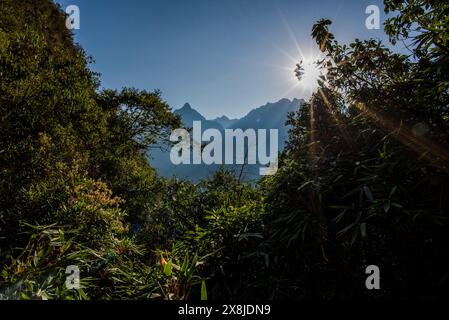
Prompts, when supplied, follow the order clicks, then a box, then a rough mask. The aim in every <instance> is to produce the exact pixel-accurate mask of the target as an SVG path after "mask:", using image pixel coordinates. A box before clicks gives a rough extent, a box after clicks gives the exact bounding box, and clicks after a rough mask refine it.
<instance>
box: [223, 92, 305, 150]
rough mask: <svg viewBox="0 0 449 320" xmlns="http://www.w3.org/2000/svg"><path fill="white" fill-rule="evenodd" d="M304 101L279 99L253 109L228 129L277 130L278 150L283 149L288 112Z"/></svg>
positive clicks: (294, 109)
mask: <svg viewBox="0 0 449 320" xmlns="http://www.w3.org/2000/svg"><path fill="white" fill-rule="evenodd" d="M304 103H305V101H304V100H302V99H301V100H299V99H293V100H292V101H290V100H289V99H281V100H279V101H278V102H275V103H267V104H266V105H264V106H262V107H259V108H256V109H253V110H252V111H250V113H248V114H247V115H246V116H245V117H243V118H242V119H240V120H239V121H237V122H236V123H234V124H233V125H232V126H231V127H230V129H242V130H245V129H248V128H253V129H278V130H279V148H280V149H281V150H282V149H284V145H285V140H286V139H287V138H288V127H287V126H286V125H285V122H286V120H287V115H288V113H289V112H294V111H296V110H298V108H299V107H300V106H301V105H302V104H304Z"/></svg>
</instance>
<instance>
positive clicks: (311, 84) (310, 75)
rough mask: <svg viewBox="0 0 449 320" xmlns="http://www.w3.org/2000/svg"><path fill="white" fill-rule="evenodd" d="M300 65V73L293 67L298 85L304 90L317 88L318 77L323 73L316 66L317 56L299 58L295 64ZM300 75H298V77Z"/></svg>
mask: <svg viewBox="0 0 449 320" xmlns="http://www.w3.org/2000/svg"><path fill="white" fill-rule="evenodd" d="M298 65H300V66H301V70H300V72H301V74H298V72H297V69H295V76H296V78H297V81H299V86H301V87H303V89H304V90H306V91H314V90H315V89H317V88H318V79H319V78H320V76H321V75H322V74H323V72H322V70H321V69H320V67H319V66H318V57H309V58H306V59H303V60H300V62H299V64H297V66H298ZM298 76H300V77H298Z"/></svg>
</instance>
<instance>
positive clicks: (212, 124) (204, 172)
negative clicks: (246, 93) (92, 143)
mask: <svg viewBox="0 0 449 320" xmlns="http://www.w3.org/2000/svg"><path fill="white" fill-rule="evenodd" d="M304 103H305V101H304V100H302V99H301V100H300V99H293V100H289V99H281V100H279V101H278V102H275V103H267V104H266V105H264V106H261V107H258V108H256V109H253V110H252V111H250V112H249V113H248V114H247V115H246V116H244V117H243V118H241V119H229V118H228V117H227V116H222V117H220V118H216V119H213V120H207V119H206V118H205V117H204V116H203V115H201V114H200V113H199V112H198V111H196V110H195V109H194V108H192V107H191V105H190V104H188V103H186V104H185V105H184V106H183V107H182V108H181V109H178V110H176V111H175V114H177V115H179V116H180V117H181V120H182V123H183V126H184V127H185V128H192V127H193V122H194V121H201V127H202V131H203V132H204V131H205V130H207V129H217V130H219V131H220V132H222V133H223V136H224V131H225V129H242V130H246V129H255V130H257V129H268V130H269V129H278V130H279V149H280V151H281V150H282V149H283V148H284V146H285V141H286V140H287V138H288V129H289V128H288V127H287V126H286V124H285V122H286V121H287V115H288V113H290V112H294V111H296V110H298V108H299V107H301V106H302V105H303V104H304ZM161 147H162V148H161V150H160V149H151V150H150V151H149V161H150V163H151V165H152V166H153V167H154V168H156V169H157V170H158V173H159V174H160V175H161V176H165V177H173V176H174V177H178V178H182V179H188V180H191V181H194V182H196V181H198V180H201V179H204V178H207V177H209V176H210V175H211V174H212V173H213V172H214V171H216V170H218V169H219V168H220V167H221V165H210V166H207V165H203V164H202V165H179V166H175V165H173V164H172V163H171V161H170V147H169V146H167V145H165V146H161ZM225 167H226V168H227V169H229V170H232V171H234V172H235V173H236V174H238V175H240V171H241V170H242V168H241V167H242V166H241V165H240V166H237V165H225ZM259 167H260V166H258V165H251V166H249V165H246V166H245V167H244V168H243V169H244V170H243V175H242V177H243V179H244V180H255V179H258V178H259V174H258V169H259Z"/></svg>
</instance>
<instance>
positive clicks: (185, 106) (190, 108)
mask: <svg viewBox="0 0 449 320" xmlns="http://www.w3.org/2000/svg"><path fill="white" fill-rule="evenodd" d="M179 110H185V111H187V110H193V109H192V106H191V105H190V103H188V102H186V103H185V104H184V106H183V107H182V108H181V109H179Z"/></svg>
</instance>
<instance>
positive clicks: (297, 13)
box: [56, 0, 387, 118]
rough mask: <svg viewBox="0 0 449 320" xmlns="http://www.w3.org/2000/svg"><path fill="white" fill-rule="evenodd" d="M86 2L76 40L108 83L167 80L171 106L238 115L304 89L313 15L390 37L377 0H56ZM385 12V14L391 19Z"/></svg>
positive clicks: (164, 87) (353, 30) (343, 28)
mask: <svg viewBox="0 0 449 320" xmlns="http://www.w3.org/2000/svg"><path fill="white" fill-rule="evenodd" d="M56 2H58V3H60V4H61V6H62V7H63V8H65V7H66V6H68V5H71V4H74V5H77V6H78V7H79V8H80V11H81V29H80V30H77V31H76V32H75V40H76V41H77V42H79V43H80V44H81V45H82V47H83V48H84V49H85V50H86V51H87V53H88V54H90V55H92V56H93V57H94V59H95V61H96V63H95V65H93V66H92V69H93V70H95V71H96V72H99V73H101V82H102V86H103V87H107V88H114V89H120V88H122V87H124V86H133V87H137V88H140V89H147V90H154V89H160V90H161V91H162V94H163V98H164V100H165V101H167V102H168V103H169V104H170V106H172V107H173V108H174V109H178V108H180V107H182V105H183V104H184V103H185V102H189V103H190V104H191V105H192V106H193V107H194V108H196V109H197V110H198V111H199V112H201V113H202V114H203V115H205V116H206V117H207V118H214V117H217V116H221V115H223V114H225V115H227V116H229V117H241V116H243V115H245V114H246V113H247V112H249V111H250V110H251V109H253V108H256V107H258V106H261V105H263V104H265V103H266V102H273V101H277V100H279V99H281V98H284V97H285V98H293V97H296V98H303V97H305V98H307V96H308V95H309V94H310V88H307V86H301V85H299V86H297V87H296V88H295V89H293V90H292V86H293V85H294V84H296V82H295V79H294V74H293V69H294V63H293V61H292V60H291V58H295V59H296V58H298V59H299V54H298V49H297V46H296V44H295V40H296V43H297V44H298V45H299V47H300V50H301V51H302V52H303V53H304V55H306V56H310V57H312V56H314V55H315V54H316V53H317V51H316V49H315V47H316V45H315V44H314V43H313V42H312V41H311V38H310V32H311V28H312V25H313V23H314V22H315V21H317V20H318V19H320V18H323V17H325V18H330V19H331V20H333V22H334V24H333V27H332V31H333V32H334V34H335V35H336V37H337V39H338V40H339V41H341V42H349V41H351V40H353V39H354V38H360V39H366V38H380V39H382V40H385V41H386V40H387V38H386V37H385V35H384V33H383V31H382V30H368V29H366V28H365V20H366V18H367V14H365V9H366V7H367V6H368V5H372V4H374V5H378V6H379V7H380V8H381V14H382V15H383V5H382V1H380V0H313V1H309V0H304V1H303V0H188V1H187V0H182V1H175V0H127V1H125V0H114V1H108V0H58V1H56ZM384 18H385V17H382V20H384Z"/></svg>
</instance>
